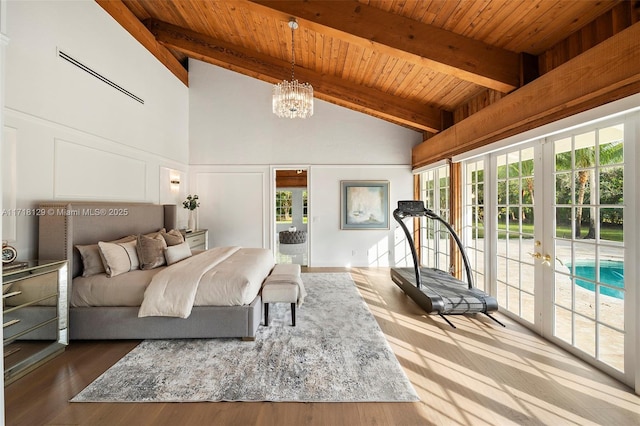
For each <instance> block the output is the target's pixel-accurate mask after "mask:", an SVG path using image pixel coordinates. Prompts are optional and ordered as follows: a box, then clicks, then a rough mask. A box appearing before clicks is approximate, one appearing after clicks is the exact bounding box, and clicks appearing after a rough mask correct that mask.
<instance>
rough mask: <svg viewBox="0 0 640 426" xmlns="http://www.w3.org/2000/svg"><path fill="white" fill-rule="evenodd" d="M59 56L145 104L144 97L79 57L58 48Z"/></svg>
mask: <svg viewBox="0 0 640 426" xmlns="http://www.w3.org/2000/svg"><path fill="white" fill-rule="evenodd" d="M58 56H59V57H61V58H62V59H64V60H65V61H67V62H69V63H71V64H73V65H75V66H76V67H78V68H80V69H81V70H83V71H85V72H87V73H89V74H91V75H92V76H94V77H95V78H97V79H98V80H101V81H102V82H104V83H107V84H108V85H109V86H111V87H113V88H114V89H116V90H118V91H120V92H122V93H124V94H125V95H127V96H129V97H130V98H131V99H134V100H136V101H138V102H140V103H141V104H142V105H144V99H142V98H140V97H138V96H136V95H134V94H133V93H131V92H130V91H128V90H127V89H125V88H124V87H122V86H119V85H117V84H116V83H114V82H113V81H111V80H109V79H108V78H107V77H105V76H103V75H101V74H99V73H97V72H95V71H94V70H92V69H91V68H89V67H88V66H86V65H84V64H83V63H82V62H80V61H78V60H77V59H75V58H73V57H72V56H69V55H67V54H66V53H64V52H63V51H62V50H58Z"/></svg>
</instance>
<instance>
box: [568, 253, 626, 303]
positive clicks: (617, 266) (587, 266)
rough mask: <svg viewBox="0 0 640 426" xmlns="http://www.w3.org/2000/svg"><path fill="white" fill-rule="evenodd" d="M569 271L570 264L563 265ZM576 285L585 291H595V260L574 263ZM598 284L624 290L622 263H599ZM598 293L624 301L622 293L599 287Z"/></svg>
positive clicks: (606, 261)
mask: <svg viewBox="0 0 640 426" xmlns="http://www.w3.org/2000/svg"><path fill="white" fill-rule="evenodd" d="M565 265H566V266H567V268H569V271H571V263H565ZM575 276H576V284H577V285H579V286H580V287H582V288H586V289H587V290H591V291H595V287H596V285H595V283H593V282H592V281H595V279H596V266H595V260H578V261H577V262H576V270H575ZM579 278H586V279H588V280H592V281H585V280H581V279H579ZM600 282H601V283H604V284H607V285H609V286H612V287H617V288H624V262H621V261H618V260H601V261H600ZM600 293H602V294H606V295H607V296H612V297H615V298H617V299H624V292H623V291H619V290H615V289H613V288H610V287H604V286H601V287H600Z"/></svg>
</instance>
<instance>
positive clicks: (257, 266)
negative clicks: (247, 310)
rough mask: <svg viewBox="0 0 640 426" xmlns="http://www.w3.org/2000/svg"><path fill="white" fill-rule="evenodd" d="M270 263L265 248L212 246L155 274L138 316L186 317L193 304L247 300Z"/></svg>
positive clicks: (224, 304) (236, 302)
mask: <svg viewBox="0 0 640 426" xmlns="http://www.w3.org/2000/svg"><path fill="white" fill-rule="evenodd" d="M273 265H274V260H273V255H272V254H271V252H270V251H269V250H266V249H252V248H240V247H216V248H212V249H210V250H207V251H205V252H202V253H200V254H198V255H195V256H192V257H190V258H187V259H184V260H182V261H180V262H178V263H175V264H173V265H171V266H170V267H168V268H166V269H164V270H163V271H160V272H158V273H157V274H156V275H154V277H153V279H152V280H151V283H150V284H149V286H148V287H147V289H146V290H145V292H144V300H143V301H142V305H141V306H140V310H139V312H138V317H149V316H168V317H179V318H187V317H189V315H190V314H191V309H192V308H193V306H233V305H246V304H249V303H251V302H252V301H253V299H255V297H256V295H257V294H258V293H259V292H260V288H261V286H262V282H263V281H264V279H265V277H266V276H267V275H269V272H270V271H271V269H272V268H273Z"/></svg>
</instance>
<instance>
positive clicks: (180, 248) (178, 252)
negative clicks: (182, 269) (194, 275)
mask: <svg viewBox="0 0 640 426" xmlns="http://www.w3.org/2000/svg"><path fill="white" fill-rule="evenodd" d="M164 257H165V258H166V259H167V265H172V264H174V263H176V262H180V261H181V260H183V259H186V258H187V257H191V248H190V247H189V243H181V244H176V245H174V246H169V247H167V248H166V249H165V250H164Z"/></svg>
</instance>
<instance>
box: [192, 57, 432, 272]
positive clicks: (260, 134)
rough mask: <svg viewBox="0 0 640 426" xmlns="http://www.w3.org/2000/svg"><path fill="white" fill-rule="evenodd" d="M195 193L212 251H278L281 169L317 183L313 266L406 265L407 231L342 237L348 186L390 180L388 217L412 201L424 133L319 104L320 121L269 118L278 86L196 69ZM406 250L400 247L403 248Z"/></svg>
mask: <svg viewBox="0 0 640 426" xmlns="http://www.w3.org/2000/svg"><path fill="white" fill-rule="evenodd" d="M189 81H190V97H189V138H190V154H189V158H190V163H191V166H190V180H191V182H192V186H191V191H192V192H195V193H197V194H198V195H199V196H200V199H201V200H202V205H201V208H200V211H199V216H200V226H201V227H203V228H208V229H209V231H210V232H209V243H210V245H211V246H217V245H226V244H244V245H251V246H258V247H274V240H275V235H276V229H275V224H274V222H275V219H274V215H273V210H274V202H273V197H274V189H275V188H274V187H275V185H274V182H275V176H274V175H273V170H274V168H277V167H282V168H291V167H293V168H305V169H307V170H308V173H309V186H308V190H309V218H310V223H309V244H310V245H309V252H310V257H309V264H310V266H390V265H396V264H397V265H405V264H406V263H405V261H406V250H405V248H406V247H405V245H404V243H403V241H404V238H403V237H402V235H401V231H400V232H398V231H399V230H398V229H396V223H395V221H394V220H393V219H392V218H390V229H389V230H367V231H363V230H359V231H353V230H341V229H340V181H341V180H388V181H389V182H390V197H389V199H390V204H391V205H390V211H393V209H394V208H395V205H396V203H397V200H399V199H407V198H409V199H411V198H413V193H412V191H413V177H412V174H411V167H410V164H411V148H412V147H413V146H414V145H416V144H418V143H420V142H421V141H422V135H421V134H420V133H418V132H415V131H412V130H409V129H406V128H404V127H401V126H396V125H394V124H390V123H388V122H385V121H383V120H379V119H376V118H373V117H370V116H368V115H365V114H361V113H358V112H354V111H351V110H348V109H345V108H341V107H338V106H335V105H333V104H329V103H327V102H323V101H320V100H317V99H316V100H315V105H314V110H315V113H314V115H313V117H311V118H309V119H306V120H289V119H281V118H278V117H276V116H275V115H274V114H273V113H272V112H271V88H272V85H270V84H267V83H264V82H261V81H258V80H256V79H253V78H250V77H246V76H243V75H240V74H237V73H233V72H231V71H228V70H225V69H223V68H219V67H216V66H213V65H209V64H206V63H203V62H200V61H195V60H190V62H189ZM400 240H401V241H400Z"/></svg>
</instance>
